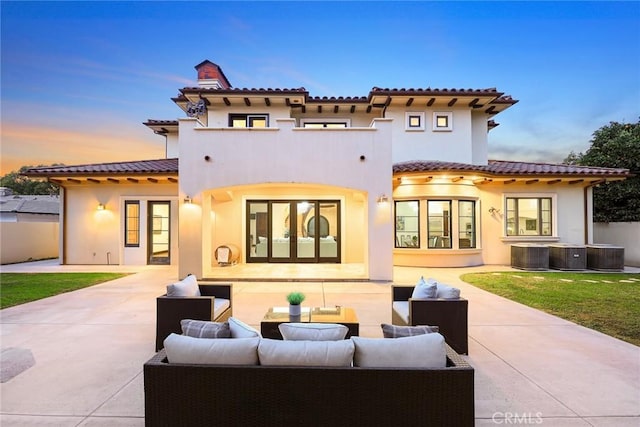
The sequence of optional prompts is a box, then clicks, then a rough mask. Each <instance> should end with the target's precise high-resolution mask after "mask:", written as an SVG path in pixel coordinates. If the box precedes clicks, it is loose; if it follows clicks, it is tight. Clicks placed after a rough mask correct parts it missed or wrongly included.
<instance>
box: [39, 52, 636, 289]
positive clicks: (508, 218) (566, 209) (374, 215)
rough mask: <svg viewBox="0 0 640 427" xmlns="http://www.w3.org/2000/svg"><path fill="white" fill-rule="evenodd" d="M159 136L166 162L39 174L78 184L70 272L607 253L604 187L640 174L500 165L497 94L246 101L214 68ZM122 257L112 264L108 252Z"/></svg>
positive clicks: (157, 124)
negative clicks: (559, 245)
mask: <svg viewBox="0 0 640 427" xmlns="http://www.w3.org/2000/svg"><path fill="white" fill-rule="evenodd" d="M195 68H196V71H197V79H198V85H197V86H194V87H185V88H182V89H180V91H179V94H178V96H176V97H175V98H172V100H173V102H175V103H176V104H177V105H178V107H180V108H181V109H182V110H183V111H184V112H185V117H182V118H179V119H177V120H148V121H147V122H145V123H144V124H145V125H146V126H147V127H149V128H150V129H151V130H152V131H154V132H155V133H156V134H158V135H159V136H160V137H163V138H165V140H166V158H164V159H157V160H148V161H133V162H121V163H100V164H90V165H78V166H59V167H45V168H35V169H31V170H29V171H28V172H27V175H29V176H31V177H45V178H47V179H49V180H52V181H54V182H56V183H58V184H60V186H61V187H62V191H61V197H62V208H61V248H60V253H61V257H60V258H61V259H60V262H61V263H63V264H94V263H103V261H104V260H105V259H107V258H108V259H109V260H110V262H111V263H114V264H153V263H170V264H176V265H178V266H179V272H180V275H181V276H183V275H185V274H187V273H194V274H196V275H197V276H198V277H199V278H207V277H208V276H211V275H212V272H213V271H214V270H215V269H216V268H219V265H220V263H221V261H222V262H237V263H239V264H251V263H261V264H272V263H293V264H308V263H339V264H354V265H361V266H362V267H363V269H364V271H365V275H366V278H367V279H369V280H378V281H391V280H393V266H394V265H399V266H424V267H429V266H439V267H445V266H451V267H453V266H473V265H481V264H509V262H510V245H511V244H513V243H522V242H549V243H550V242H564V243H577V244H585V243H592V239H593V221H592V188H593V187H594V186H595V185H598V184H601V183H604V182H606V181H614V180H621V179H624V178H625V177H626V176H628V174H629V171H628V170H626V169H610V168H596V167H577V166H568V165H554V164H538V163H524V162H512V161H499V160H490V159H489V158H488V151H489V149H488V144H489V140H488V135H489V132H490V131H491V129H492V128H494V127H495V126H497V125H498V124H497V123H496V122H495V121H494V118H495V116H497V115H498V114H500V113H501V112H502V111H504V110H505V109H507V108H510V107H512V106H513V105H514V104H516V103H517V102H518V101H516V100H514V99H512V98H511V96H508V95H505V94H504V93H503V92H500V91H498V90H497V89H495V88H488V89H484V88H483V89H434V88H423V89H413V88H411V89H405V88H401V89H398V88H392V89H389V88H379V87H373V88H372V89H371V91H370V92H369V93H368V94H367V95H365V96H359V97H351V96H346V97H319V96H311V95H310V94H309V93H308V92H307V90H306V89H304V88H293V89H271V88H267V89H265V88H251V89H248V88H242V89H240V88H234V87H232V85H231V83H230V82H229V80H228V79H227V77H226V76H225V74H224V73H223V71H222V69H221V68H220V67H219V66H218V65H216V64H214V63H212V62H210V61H204V62H202V63H200V64H198V65H197V66H196V67H195ZM107 254H108V255H107Z"/></svg>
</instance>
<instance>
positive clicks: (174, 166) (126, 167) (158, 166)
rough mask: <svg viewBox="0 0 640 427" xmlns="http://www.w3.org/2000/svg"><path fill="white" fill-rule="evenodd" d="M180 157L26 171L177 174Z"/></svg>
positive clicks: (42, 173) (35, 173)
mask: <svg viewBox="0 0 640 427" xmlns="http://www.w3.org/2000/svg"><path fill="white" fill-rule="evenodd" d="M177 173H178V159H159V160H138V161H132V162H113V163H95V164H87V165H74V166H46V167H39V168H31V169H28V170H27V171H25V172H24V175H27V176H68V175H101V174H102V175H103V174H113V175H118V174H120V175H135V174H177Z"/></svg>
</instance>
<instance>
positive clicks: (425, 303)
mask: <svg viewBox="0 0 640 427" xmlns="http://www.w3.org/2000/svg"><path fill="white" fill-rule="evenodd" d="M413 289H414V287H413V286H396V285H392V287H391V297H392V301H391V304H392V308H391V323H393V324H394V325H410V326H416V325H429V326H437V327H438V328H439V332H440V333H441V334H442V335H443V336H444V339H445V340H446V342H447V344H449V345H450V346H451V347H452V348H453V349H454V350H455V351H456V352H457V353H459V354H469V347H468V337H467V335H468V320H467V317H468V306H469V301H467V300H466V299H464V298H458V299H442V298H428V299H413V298H411V295H412V293H413Z"/></svg>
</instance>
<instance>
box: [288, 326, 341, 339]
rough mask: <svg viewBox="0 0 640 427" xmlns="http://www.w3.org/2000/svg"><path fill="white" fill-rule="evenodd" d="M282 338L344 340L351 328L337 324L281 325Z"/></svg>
mask: <svg viewBox="0 0 640 427" xmlns="http://www.w3.org/2000/svg"><path fill="white" fill-rule="evenodd" d="M278 329H279V330H280V333H281V334H282V338H284V339H285V340H290V341H337V340H343V339H344V337H345V336H346V335H347V332H348V331H349V328H347V327H346V326H344V325H339V324H335V323H281V324H280V325H278Z"/></svg>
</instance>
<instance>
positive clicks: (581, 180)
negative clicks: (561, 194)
mask: <svg viewBox="0 0 640 427" xmlns="http://www.w3.org/2000/svg"><path fill="white" fill-rule="evenodd" d="M581 182H584V179H574V180H572V181H569V184H580V183H581Z"/></svg>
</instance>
